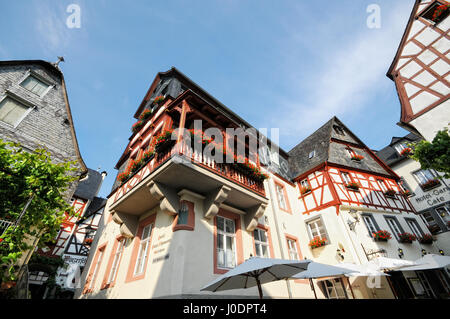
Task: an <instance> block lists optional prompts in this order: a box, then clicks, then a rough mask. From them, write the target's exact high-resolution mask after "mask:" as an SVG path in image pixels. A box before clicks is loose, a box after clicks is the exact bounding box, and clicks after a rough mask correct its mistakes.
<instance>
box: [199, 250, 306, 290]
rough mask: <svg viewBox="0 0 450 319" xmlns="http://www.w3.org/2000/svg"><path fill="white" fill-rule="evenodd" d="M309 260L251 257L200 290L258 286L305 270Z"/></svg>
mask: <svg viewBox="0 0 450 319" xmlns="http://www.w3.org/2000/svg"><path fill="white" fill-rule="evenodd" d="M310 262H311V261H310V260H285V259H273V258H257V257H252V258H250V259H248V260H246V261H245V262H243V263H242V264H240V265H238V266H237V267H235V268H233V269H231V270H230V271H228V272H227V273H226V274H224V275H222V276H220V277H219V278H217V279H216V280H214V281H213V282H211V283H210V284H208V285H206V286H205V287H203V288H202V289H201V290H202V291H204V290H207V291H213V292H215V291H221V290H232V289H242V288H250V287H255V286H258V281H259V284H264V283H267V282H272V281H277V280H282V279H288V278H290V277H292V276H293V275H295V274H297V273H299V272H301V271H305V270H306V269H307V267H308V264H309V263H310Z"/></svg>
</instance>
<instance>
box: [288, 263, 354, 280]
mask: <svg viewBox="0 0 450 319" xmlns="http://www.w3.org/2000/svg"><path fill="white" fill-rule="evenodd" d="M353 272H355V271H354V270H353V269H348V268H341V267H339V265H336V266H331V265H327V264H321V263H317V262H311V263H310V264H309V265H308V269H307V270H306V271H303V272H301V273H298V274H296V275H294V276H292V279H315V278H323V277H337V276H342V275H345V274H350V273H353Z"/></svg>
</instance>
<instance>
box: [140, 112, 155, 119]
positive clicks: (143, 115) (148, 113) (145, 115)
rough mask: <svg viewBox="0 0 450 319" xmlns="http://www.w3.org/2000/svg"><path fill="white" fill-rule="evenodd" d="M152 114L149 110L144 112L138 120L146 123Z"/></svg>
mask: <svg viewBox="0 0 450 319" xmlns="http://www.w3.org/2000/svg"><path fill="white" fill-rule="evenodd" d="M152 114H153V112H152V111H151V110H144V111H143V112H142V113H141V115H140V116H139V119H140V120H141V121H147V120H148V119H149V118H151V117H152Z"/></svg>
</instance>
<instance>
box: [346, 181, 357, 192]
mask: <svg viewBox="0 0 450 319" xmlns="http://www.w3.org/2000/svg"><path fill="white" fill-rule="evenodd" d="M345 187H347V188H349V189H351V190H354V191H357V190H359V188H360V187H361V185H360V184H359V183H354V182H351V183H347V184H345Z"/></svg>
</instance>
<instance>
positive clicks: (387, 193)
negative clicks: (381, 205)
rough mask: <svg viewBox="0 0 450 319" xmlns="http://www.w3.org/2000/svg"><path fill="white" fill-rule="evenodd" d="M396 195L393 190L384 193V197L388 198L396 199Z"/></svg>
mask: <svg viewBox="0 0 450 319" xmlns="http://www.w3.org/2000/svg"><path fill="white" fill-rule="evenodd" d="M395 194H396V191H395V190H393V189H388V190H387V191H385V192H384V195H386V196H387V197H394V196H395Z"/></svg>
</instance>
